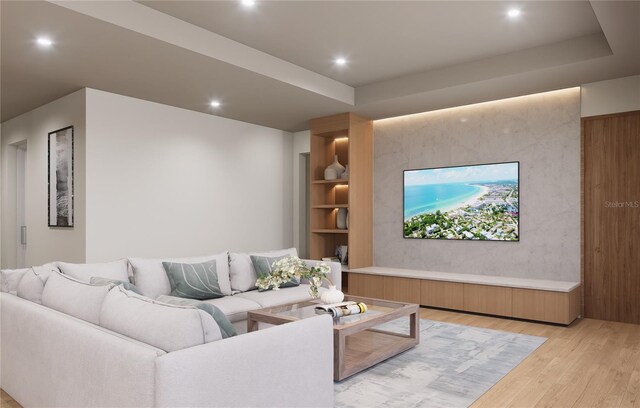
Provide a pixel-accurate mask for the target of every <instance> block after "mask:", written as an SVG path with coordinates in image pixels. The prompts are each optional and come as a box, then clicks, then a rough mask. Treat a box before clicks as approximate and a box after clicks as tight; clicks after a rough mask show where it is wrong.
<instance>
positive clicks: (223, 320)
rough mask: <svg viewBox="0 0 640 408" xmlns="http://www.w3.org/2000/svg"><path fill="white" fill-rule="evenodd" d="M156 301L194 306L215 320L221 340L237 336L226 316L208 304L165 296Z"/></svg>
mask: <svg viewBox="0 0 640 408" xmlns="http://www.w3.org/2000/svg"><path fill="white" fill-rule="evenodd" d="M156 300H157V301H158V302H164V303H169V304H170V305H178V306H195V307H197V308H198V309H200V310H202V311H203V312H205V313H209V314H210V315H211V317H213V320H215V321H216V323H218V327H220V333H222V338H223V339H226V338H227V337H233V336H237V335H238V333H236V328H235V327H233V324H231V322H230V321H229V319H227V316H225V315H224V313H222V310H220V309H218V308H217V307H216V306H214V305H212V304H210V303H204V302H201V301H199V300H194V299H184V298H179V297H174V296H167V295H162V296H158V299H156Z"/></svg>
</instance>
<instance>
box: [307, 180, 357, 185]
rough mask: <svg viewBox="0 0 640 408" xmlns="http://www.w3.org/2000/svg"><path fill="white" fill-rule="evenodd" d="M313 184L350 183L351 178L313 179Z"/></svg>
mask: <svg viewBox="0 0 640 408" xmlns="http://www.w3.org/2000/svg"><path fill="white" fill-rule="evenodd" d="M311 184H349V179H335V180H313V181H312V182H311Z"/></svg>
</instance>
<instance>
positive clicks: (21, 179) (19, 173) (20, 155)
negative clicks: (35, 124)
mask: <svg viewBox="0 0 640 408" xmlns="http://www.w3.org/2000/svg"><path fill="white" fill-rule="evenodd" d="M26 174H27V143H26V142H24V143H21V144H19V145H17V146H16V227H17V230H16V238H17V242H16V266H17V267H18V268H24V267H25V266H27V265H26V263H27V220H26V194H25V191H26V182H27V175H26Z"/></svg>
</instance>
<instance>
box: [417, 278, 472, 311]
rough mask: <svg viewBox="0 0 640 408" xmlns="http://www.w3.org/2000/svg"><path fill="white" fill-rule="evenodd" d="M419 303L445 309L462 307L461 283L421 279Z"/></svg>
mask: <svg viewBox="0 0 640 408" xmlns="http://www.w3.org/2000/svg"><path fill="white" fill-rule="evenodd" d="M420 293H421V296H420V304H421V305H424V306H432V307H442V308H445V309H457V310H463V309H464V301H463V299H464V288H463V284H462V283H457V282H442V281H432V280H423V281H422V282H421V284H420Z"/></svg>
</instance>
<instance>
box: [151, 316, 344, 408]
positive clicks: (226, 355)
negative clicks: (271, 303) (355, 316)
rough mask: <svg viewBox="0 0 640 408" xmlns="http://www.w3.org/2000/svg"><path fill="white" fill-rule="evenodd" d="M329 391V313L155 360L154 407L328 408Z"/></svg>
mask: <svg viewBox="0 0 640 408" xmlns="http://www.w3.org/2000/svg"><path fill="white" fill-rule="evenodd" d="M333 392H334V391H333V320H332V319H331V317H330V316H329V315H320V316H316V317H312V318H308V319H303V320H299V321H295V322H292V323H287V324H283V325H280V326H275V327H270V328H268V329H264V330H259V331H256V332H251V333H247V334H242V335H239V336H236V337H231V338H228V339H224V340H219V341H215V342H213V343H207V344H203V345H201V346H196V347H191V348H188V349H183V350H178V351H174V352H172V353H169V354H166V355H163V356H161V357H159V358H158V359H157V360H156V407H177V406H182V407H205V406H207V407H212V406H216V407H333V403H334V399H333Z"/></svg>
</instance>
